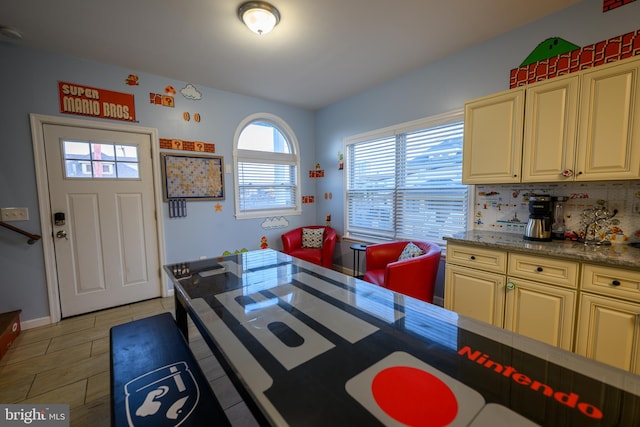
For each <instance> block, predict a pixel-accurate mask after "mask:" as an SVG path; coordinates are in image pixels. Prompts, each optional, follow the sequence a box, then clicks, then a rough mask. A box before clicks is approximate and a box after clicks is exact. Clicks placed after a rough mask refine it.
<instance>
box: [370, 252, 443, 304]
mask: <svg viewBox="0 0 640 427" xmlns="http://www.w3.org/2000/svg"><path fill="white" fill-rule="evenodd" d="M407 243H409V241H402V242H390V243H378V244H375V245H369V246H367V249H366V253H365V261H366V271H365V273H364V277H363V280H365V281H367V282H370V283H373V284H376V285H378V286H382V287H383V288H387V289H391V290H392V291H396V292H400V293H401V294H404V295H408V296H410V297H414V298H417V299H421V300H423V301H426V302H428V303H433V294H434V292H435V285H436V277H437V276H438V268H439V266H440V255H441V252H442V250H441V248H440V246H439V245H437V244H435V243H431V242H417V241H413V244H414V245H416V246H417V247H419V248H420V249H422V251H423V252H424V253H423V254H422V255H419V256H417V257H415V258H409V259H405V260H402V261H398V258H399V257H400V254H401V253H402V251H403V249H404V248H405V246H406V245H407Z"/></svg>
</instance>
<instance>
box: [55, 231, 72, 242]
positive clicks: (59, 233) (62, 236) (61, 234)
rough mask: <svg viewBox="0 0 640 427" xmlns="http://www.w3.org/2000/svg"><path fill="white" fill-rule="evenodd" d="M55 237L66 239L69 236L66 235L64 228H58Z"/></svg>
mask: <svg viewBox="0 0 640 427" xmlns="http://www.w3.org/2000/svg"><path fill="white" fill-rule="evenodd" d="M56 237H57V238H58V239H67V240H69V238H68V237H67V232H66V231H64V230H60V231H58V232H57V233H56Z"/></svg>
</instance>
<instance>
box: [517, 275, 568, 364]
mask: <svg viewBox="0 0 640 427" xmlns="http://www.w3.org/2000/svg"><path fill="white" fill-rule="evenodd" d="M506 288H507V290H506V301H505V310H504V328H505V329H508V330H510V331H512V332H516V333H518V334H521V335H524V336H527V337H529V338H534V339H536V340H538V341H542V342H544V343H547V344H550V345H553V346H556V347H560V348H563V349H565V350H569V351H570V350H571V348H572V345H573V319H574V315H575V304H576V293H577V292H576V291H575V290H571V289H564V288H561V287H558V286H553V285H546V284H542V283H536V282H532V281H528V280H523V279H518V278H509V281H508V282H507V286H506Z"/></svg>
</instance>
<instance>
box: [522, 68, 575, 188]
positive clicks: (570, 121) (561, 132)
mask: <svg viewBox="0 0 640 427" xmlns="http://www.w3.org/2000/svg"><path fill="white" fill-rule="evenodd" d="M578 82H579V80H578V76H570V77H557V78H556V79H552V80H549V81H548V82H544V83H537V84H535V85H532V86H530V87H528V88H527V91H526V104H525V116H524V142H523V153H522V182H548V181H563V180H570V181H573V177H565V176H564V175H563V171H565V170H571V171H573V169H574V164H575V146H576V131H577V117H578Z"/></svg>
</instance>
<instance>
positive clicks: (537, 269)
mask: <svg viewBox="0 0 640 427" xmlns="http://www.w3.org/2000/svg"><path fill="white" fill-rule="evenodd" d="M536 271H537V272H538V273H540V272H543V271H544V268H542V267H538V268H536Z"/></svg>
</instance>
